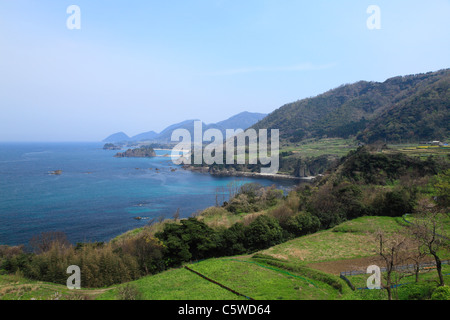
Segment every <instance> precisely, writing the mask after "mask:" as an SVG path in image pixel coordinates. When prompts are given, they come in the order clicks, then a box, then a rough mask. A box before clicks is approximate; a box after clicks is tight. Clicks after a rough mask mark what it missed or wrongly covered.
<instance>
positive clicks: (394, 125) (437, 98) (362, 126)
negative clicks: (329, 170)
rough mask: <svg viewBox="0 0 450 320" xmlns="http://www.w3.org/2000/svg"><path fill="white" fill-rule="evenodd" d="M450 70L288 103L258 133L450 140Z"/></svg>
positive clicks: (298, 138) (293, 136)
mask: <svg viewBox="0 0 450 320" xmlns="http://www.w3.org/2000/svg"><path fill="white" fill-rule="evenodd" d="M449 89H450V69H445V70H440V71H436V72H429V73H426V74H417V75H408V76H399V77H394V78H390V79H387V80H386V81H384V82H382V83H379V82H367V81H359V82H356V83H354V84H346V85H342V86H340V87H338V88H335V89H332V90H329V91H327V92H325V93H323V94H320V95H318V96H316V97H313V98H306V99H303V100H298V101H296V102H293V103H289V104H286V105H284V106H282V107H280V108H279V109H277V110H275V111H274V112H272V113H271V114H269V115H268V116H267V117H266V118H264V119H263V120H261V121H259V122H258V123H256V124H255V125H254V126H253V127H252V128H254V129H279V130H280V137H281V139H283V140H285V141H289V142H300V141H302V140H305V139H310V138H324V137H336V138H348V137H350V136H354V137H356V138H357V139H358V140H360V141H362V142H366V143H372V142H375V141H377V140H385V141H398V142H401V141H421V140H439V139H441V140H442V139H445V138H447V137H448V133H449V129H450V126H449V123H450V121H449V120H450V115H449V106H450V90H449Z"/></svg>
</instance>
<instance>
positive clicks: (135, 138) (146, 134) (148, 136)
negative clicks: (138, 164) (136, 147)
mask: <svg viewBox="0 0 450 320" xmlns="http://www.w3.org/2000/svg"><path fill="white" fill-rule="evenodd" d="M157 135H158V133H156V132H155V131H149V132H144V133H140V134H138V135H135V136H133V137H131V138H130V139H129V140H130V141H142V140H152V139H154V138H155V137H156V136H157Z"/></svg>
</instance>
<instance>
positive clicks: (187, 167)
mask: <svg viewBox="0 0 450 320" xmlns="http://www.w3.org/2000/svg"><path fill="white" fill-rule="evenodd" d="M183 169H185V170H189V171H193V172H199V173H208V174H211V175H212V176H216V177H247V178H266V179H280V180H296V181H314V180H315V179H316V178H318V177H320V176H322V175H317V176H312V177H296V176H292V175H287V174H269V173H259V172H247V171H237V170H221V171H218V172H211V171H210V170H209V167H194V166H191V165H184V166H183Z"/></svg>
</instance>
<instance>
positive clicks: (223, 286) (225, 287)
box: [184, 266, 255, 300]
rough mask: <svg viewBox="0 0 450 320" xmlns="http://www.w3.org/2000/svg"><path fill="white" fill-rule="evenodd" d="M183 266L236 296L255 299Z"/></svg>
mask: <svg viewBox="0 0 450 320" xmlns="http://www.w3.org/2000/svg"><path fill="white" fill-rule="evenodd" d="M184 268H185V269H186V270H189V271H190V272H192V273H194V274H196V275H198V276H199V277H202V278H203V279H205V280H207V281H209V282H211V283H214V284H215V285H218V286H219V287H222V288H223V289H225V290H228V291H230V292H232V293H234V294H235V295H237V296H241V297H244V298H246V299H248V300H255V299H253V298H250V297H249V296H246V295H245V294H242V293H239V292H237V291H236V290H233V289H231V288H229V287H227V286H225V285H223V284H221V283H219V282H217V281H215V280H213V279H211V278H208V277H207V276H205V275H203V274H201V273H200V272H197V271H195V270H192V269H191V268H189V267H187V266H185V267H184Z"/></svg>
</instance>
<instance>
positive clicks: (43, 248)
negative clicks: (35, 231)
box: [30, 231, 71, 254]
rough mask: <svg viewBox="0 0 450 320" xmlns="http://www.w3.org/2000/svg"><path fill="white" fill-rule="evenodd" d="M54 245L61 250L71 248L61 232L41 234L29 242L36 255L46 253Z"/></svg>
mask: <svg viewBox="0 0 450 320" xmlns="http://www.w3.org/2000/svg"><path fill="white" fill-rule="evenodd" d="M55 245H57V246H58V247H59V248H61V249H65V248H69V247H70V246H71V244H70V242H69V240H67V236H66V234H65V233H64V232H61V231H48V232H42V233H41V234H39V235H36V236H34V237H33V238H31V240H30V246H31V248H33V251H34V253H36V254H41V253H44V252H47V251H49V250H50V249H51V248H52V247H53V246H55Z"/></svg>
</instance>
